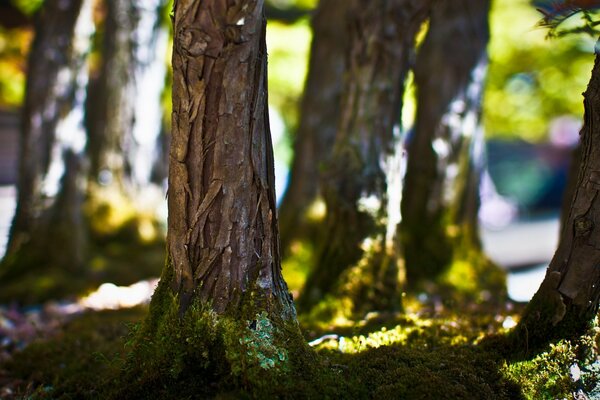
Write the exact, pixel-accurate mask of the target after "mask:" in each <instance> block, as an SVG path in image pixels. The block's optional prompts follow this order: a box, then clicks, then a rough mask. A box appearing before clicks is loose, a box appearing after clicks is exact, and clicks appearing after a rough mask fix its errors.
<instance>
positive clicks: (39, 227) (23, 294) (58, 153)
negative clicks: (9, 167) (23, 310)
mask: <svg viewBox="0 0 600 400" xmlns="http://www.w3.org/2000/svg"><path fill="white" fill-rule="evenodd" d="M38 18H39V19H38V20H37V24H36V27H37V30H36V36H35V39H34V42H33V44H32V48H31V51H30V55H29V70H28V74H27V79H28V80H27V94H26V100H25V107H24V110H23V117H22V123H23V125H22V131H21V148H20V167H19V173H20V176H19V181H18V195H17V209H16V214H15V218H14V220H13V225H12V227H11V232H10V239H9V246H8V251H7V254H6V257H5V258H4V260H3V268H2V273H1V278H2V281H3V285H5V286H4V287H3V289H2V290H1V291H0V292H1V293H2V295H1V296H0V297H1V298H2V300H3V301H6V300H7V299H11V300H12V301H15V300H18V301H21V302H25V303H31V302H33V301H39V300H40V298H42V297H44V296H48V295H50V296H57V295H59V294H60V292H61V290H63V289H64V287H62V286H61V283H59V282H57V280H55V279H54V277H56V275H55V274H63V275H70V276H75V277H76V276H78V275H79V273H80V272H81V269H82V267H83V264H84V253H85V246H86V234H85V227H84V217H83V215H82V207H81V205H82V199H83V196H82V193H83V191H84V187H83V186H82V179H81V178H82V174H84V170H83V163H82V157H83V147H84V143H85V132H84V131H83V119H82V115H83V101H84V98H85V87H86V85H87V81H88V74H87V65H86V57H87V54H88V52H89V48H90V33H91V32H89V27H90V26H91V3H90V2H88V1H85V0H84V1H81V0H72V1H66V2H65V1H52V0H50V1H46V2H45V3H44V5H43V8H42V10H41V13H40V15H39V17H38ZM57 271H60V272H57ZM53 274H54V275H53ZM50 276H53V277H52V278H51V277H50ZM41 277H46V278H47V281H46V282H45V283H43V284H42V283H40V282H43V281H44V280H43V279H40V278H41ZM19 282H21V283H22V285H20V286H19V284H18V283H19ZM14 283H17V285H16V288H15V286H12V284H14ZM40 285H42V286H40ZM19 288H20V289H19ZM42 292H43V293H42Z"/></svg>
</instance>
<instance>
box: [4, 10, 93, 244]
mask: <svg viewBox="0 0 600 400" xmlns="http://www.w3.org/2000/svg"><path fill="white" fill-rule="evenodd" d="M82 4H83V1H82V0H71V1H67V2H66V3H65V2H63V1H59V0H48V1H46V2H45V3H44V6H43V8H42V10H41V11H40V13H39V15H38V17H37V21H36V33H35V38H34V41H33V44H32V47H31V50H30V53H29V62H28V72H27V89H26V98H25V105H24V108H23V114H22V126H21V138H20V155H19V180H18V184H17V188H18V194H17V209H16V212H15V217H14V219H13V223H12V227H11V231H10V235H9V243H8V246H7V256H10V255H14V254H15V253H16V252H17V251H18V250H19V249H20V248H21V246H23V245H24V244H26V243H27V242H29V241H30V240H31V239H32V237H33V235H34V232H35V231H36V229H37V228H38V225H39V223H40V217H41V216H42V214H43V213H44V211H45V210H47V209H48V199H47V197H48V194H47V193H45V190H44V187H45V186H48V179H49V177H48V174H49V172H50V164H51V160H52V149H53V147H54V144H55V142H56V135H57V129H58V127H59V125H60V124H61V123H62V122H64V120H65V118H66V117H67V116H68V115H69V112H70V111H71V109H72V108H73V105H74V102H75V95H76V84H77V82H76V81H77V77H78V74H77V68H80V67H81V66H82V59H81V57H82V55H81V54H77V51H76V48H75V46H74V39H75V37H74V36H75V26H76V23H77V20H78V18H79V16H80V11H81V9H82ZM51 191H52V192H53V193H51V196H50V197H52V195H54V194H56V189H53V190H51Z"/></svg>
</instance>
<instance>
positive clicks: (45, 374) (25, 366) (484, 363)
mask: <svg viewBox="0 0 600 400" xmlns="http://www.w3.org/2000/svg"><path fill="white" fill-rule="evenodd" d="M406 303H407V312H405V313H404V314H393V315H392V314H387V315H382V314H374V313H373V314H370V315H367V317H366V318H365V319H363V320H360V321H348V320H345V321H343V322H339V321H338V322H335V321H333V322H332V321H329V322H323V321H305V324H304V325H303V327H304V335H305V337H306V339H307V341H312V342H311V344H312V345H313V348H314V349H315V351H316V355H317V356H316V358H314V359H312V362H313V363H314V365H311V366H306V368H307V369H309V368H310V369H311V370H312V373H311V374H309V375H308V376H310V377H311V378H310V379H311V380H310V381H306V380H305V379H304V380H301V379H299V380H297V381H294V380H286V379H276V380H273V381H271V382H270V383H269V385H268V386H266V387H262V388H260V390H257V388H255V387H252V385H248V382H243V381H239V380H237V381H236V380H235V379H231V380H229V382H228V384H226V385H223V384H222V383H218V381H217V380H215V381H214V382H212V383H211V377H210V376H208V377H207V376H202V375H198V374H196V375H194V374H187V373H186V374H182V373H181V370H186V369H187V370H192V371H196V372H197V373H199V372H202V371H204V372H206V371H205V370H203V368H202V367H199V365H198V363H199V362H200V361H202V357H199V358H198V359H194V357H183V358H181V360H183V361H182V362H183V364H181V365H179V368H181V370H179V371H170V372H164V371H163V372H161V373H162V374H163V375H164V374H166V375H168V376H169V378H168V379H164V376H163V377H162V378H160V380H159V381H158V382H162V386H160V385H159V386H156V385H154V386H153V387H152V390H151V391H144V392H143V393H144V395H143V396H141V397H140V396H138V395H136V394H134V392H130V391H125V392H123V391H122V390H119V391H118V392H117V393H119V395H118V396H115V392H114V390H115V386H116V385H117V383H118V382H120V383H121V389H122V387H123V385H124V387H127V382H123V376H126V375H127V374H126V372H127V368H128V367H127V364H128V352H129V351H130V350H131V341H132V337H134V336H135V333H134V334H133V335H132V334H131V330H132V328H133V331H136V329H138V328H137V327H139V326H140V325H139V324H137V323H138V322H139V321H141V320H142V319H143V318H144V316H145V315H146V313H147V310H146V309H144V308H135V309H130V310H120V311H103V312H94V313H88V314H85V315H83V316H81V317H79V318H77V319H75V320H73V321H72V322H70V323H68V324H67V325H66V326H65V327H64V328H63V330H62V331H61V332H60V333H59V334H58V335H57V336H55V337H54V338H52V339H50V340H46V341H39V342H37V343H34V344H32V345H30V346H28V347H27V348H26V349H25V350H23V351H22V352H20V353H17V354H16V355H15V356H14V357H13V359H12V360H11V361H10V362H8V363H6V364H5V365H3V366H2V367H0V370H4V373H5V374H7V375H8V376H10V378H11V379H12V382H13V383H14V382H16V383H15V384H14V385H13V389H12V393H13V395H11V396H12V397H8V398H31V399H36V398H37V399H57V398H60V399H76V398H77V399H79V398H83V399H97V398H111V396H112V398H156V399H158V398H160V399H163V398H173V399H185V398H190V399H192V398H222V399H228V398H232V399H238V398H291V399H297V398H298V399H303V398H328V399H563V398H566V399H569V398H576V397H574V396H575V394H576V393H578V392H579V393H587V394H588V395H589V396H592V397H590V398H594V397H593V396H594V395H596V396H598V394H599V391H600V386H598V379H599V378H600V377H599V376H598V372H599V369H600V362H599V361H598V358H597V354H598V352H597V351H598V345H599V344H600V342H599V335H598V331H597V330H595V331H592V332H591V333H590V335H589V336H586V337H584V338H581V339H579V340H577V341H558V342H555V343H553V344H551V345H549V346H548V347H547V348H545V349H543V351H540V352H538V353H536V354H526V355H520V357H507V356H506V354H505V351H504V350H505V349H504V348H503V347H502V346H504V343H505V341H504V340H503V336H502V335H503V334H504V333H506V332H507V329H506V328H503V325H504V326H505V327H510V326H511V325H512V324H511V323H510V322H511V321H512V319H513V318H517V317H516V315H517V314H518V313H519V312H520V311H521V310H520V309H519V307H516V308H513V309H506V308H504V309H501V310H499V309H496V310H490V309H487V308H486V306H485V305H472V307H470V308H467V309H463V310H460V311H456V310H451V309H448V308H446V307H443V306H439V305H438V306H437V307H435V306H432V305H431V304H429V305H428V304H424V303H423V302H421V301H418V300H417V299H413V300H411V299H410V298H408V299H406ZM435 308H437V310H435ZM257 325H261V326H260V327H258V326H257V327H256V328H255V331H256V332H258V333H260V332H261V329H262V330H268V329H269V326H268V325H269V324H268V323H267V322H265V323H264V324H263V323H262V322H260V321H258V322H257ZM263 325H264V326H263ZM259 328H260V329H259ZM263 328H264V329H263ZM490 335H496V336H495V337H494V336H492V339H491V340H490V339H487V338H489V337H490ZM239 337H240V338H243V337H244V332H239ZM173 339H175V340H176V339H177V338H173ZM240 343H241V342H240ZM248 349H249V350H251V349H250V347H248ZM261 351H262V350H261ZM289 356H290V355H289V354H286V355H284V356H282V357H277V358H278V359H279V360H282V359H283V360H285V359H286V357H289ZM263 361H264V360H263ZM129 362H130V360H129ZM265 362H268V360H267V361H265ZM238 365H241V364H238ZM150 367H151V366H150V365H148V368H150ZM265 370H268V368H266V367H265ZM215 374H217V372H215ZM0 376H2V374H0ZM215 377H216V375H215ZM305 377H306V375H305ZM294 382H297V385H294ZM131 383H132V384H133V382H131ZM154 383H156V382H154ZM133 386H135V385H133ZM596 398H597V397H596Z"/></svg>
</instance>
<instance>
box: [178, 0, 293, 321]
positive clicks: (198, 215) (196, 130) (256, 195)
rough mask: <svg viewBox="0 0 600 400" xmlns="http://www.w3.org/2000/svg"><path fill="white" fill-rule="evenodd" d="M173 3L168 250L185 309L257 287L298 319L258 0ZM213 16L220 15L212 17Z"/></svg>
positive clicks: (224, 301) (232, 298)
mask: <svg viewBox="0 0 600 400" xmlns="http://www.w3.org/2000/svg"><path fill="white" fill-rule="evenodd" d="M199 4H200V2H198V1H180V2H178V3H177V4H176V7H175V26H174V32H175V44H174V51H173V70H174V82H173V138H172V143H171V163H170V171H169V195H168V196H169V202H168V205H169V225H168V238H167V242H168V254H169V255H168V257H169V262H170V266H169V268H173V271H174V276H173V281H172V282H171V283H172V287H173V289H174V291H175V293H178V294H180V301H181V311H185V310H186V308H187V307H188V305H189V301H190V300H192V297H196V298H198V299H199V300H200V301H201V302H202V303H209V302H210V303H211V306H212V308H213V309H214V310H215V311H216V312H218V313H225V312H226V311H231V310H238V309H239V307H240V306H241V302H242V299H243V297H244V295H247V294H249V293H250V292H251V291H256V295H257V296H259V297H260V298H262V299H263V300H265V301H267V303H269V304H270V306H271V307H273V309H272V312H273V313H275V314H276V315H278V316H279V317H281V318H283V319H284V320H290V319H293V318H294V307H293V304H292V303H291V300H290V297H289V294H288V292H287V288H286V285H285V282H284V281H283V278H282V275H281V266H280V260H279V244H278V232H277V218H276V209H275V195H274V191H273V189H274V182H275V181H274V176H273V154H272V146H271V135H270V132H269V119H268V109H267V87H266V73H267V66H266V65H267V64H266V60H267V58H266V57H267V53H266V47H265V38H264V35H265V21H264V18H263V15H262V13H263V4H262V2H250V1H248V2H241V3H238V4H236V5H235V6H228V2H226V1H224V0H214V1H212V2H209V3H207V4H203V6H202V7H200V5H199ZM215 18H216V20H215Z"/></svg>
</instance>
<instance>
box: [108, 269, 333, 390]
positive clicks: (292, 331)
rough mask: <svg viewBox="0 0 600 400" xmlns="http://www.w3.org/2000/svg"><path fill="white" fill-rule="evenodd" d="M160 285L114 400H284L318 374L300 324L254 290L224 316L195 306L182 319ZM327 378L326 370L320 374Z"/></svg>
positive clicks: (172, 296)
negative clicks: (227, 397)
mask: <svg viewBox="0 0 600 400" xmlns="http://www.w3.org/2000/svg"><path fill="white" fill-rule="evenodd" d="M169 281H170V279H168V278H167V279H164V278H163V279H162V280H161V283H160V284H159V287H158V289H157V291H156V293H155V294H154V297H153V299H152V303H151V305H150V314H149V316H148V317H147V318H146V320H145V321H144V323H143V324H141V325H140V327H139V328H138V329H137V330H136V331H135V332H133V334H132V337H131V340H130V345H131V352H130V354H129V356H128V361H127V363H126V370H125V377H124V379H123V380H122V382H121V383H122V384H121V386H120V388H119V389H118V390H117V391H116V392H115V393H116V394H115V396H114V397H115V398H187V397H194V398H199V397H200V398H204V397H212V396H215V395H216V394H217V393H221V394H223V393H228V392H231V393H241V392H243V393H246V394H248V395H250V396H251V397H261V396H264V395H269V396H276V397H278V398H280V397H281V398H285V397H288V396H289V395H290V393H288V392H287V390H288V389H290V388H292V387H303V386H305V390H308V389H307V388H308V387H310V383H309V382H310V381H314V380H315V379H317V378H318V375H319V374H320V371H319V369H320V368H322V367H320V364H319V362H318V359H317V357H316V355H315V354H314V353H313V351H312V350H311V349H310V348H309V347H308V345H307V344H306V342H305V341H304V338H303V337H302V334H301V332H300V329H299V327H298V324H297V322H296V321H295V320H293V319H292V320H285V319H283V318H281V317H280V316H279V315H280V314H279V313H278V312H267V311H265V310H268V309H277V308H278V307H277V306H276V305H275V303H271V302H270V301H269V299H265V298H262V299H260V298H259V297H257V296H258V295H257V294H256V292H253V293H252V294H248V295H247V296H246V298H244V299H243V301H242V304H243V307H242V308H241V309H239V310H237V311H231V310H230V311H227V312H226V313H224V314H217V313H215V312H214V310H213V309H212V307H211V305H210V304H202V303H201V302H200V301H198V300H194V301H192V303H191V304H190V305H189V306H188V307H187V308H186V310H185V312H184V313H183V314H182V313H181V308H180V300H179V298H178V297H177V295H175V294H174V293H173V291H172V289H171V287H170V285H169V284H168V283H167V282H169ZM321 372H322V371H321Z"/></svg>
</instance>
